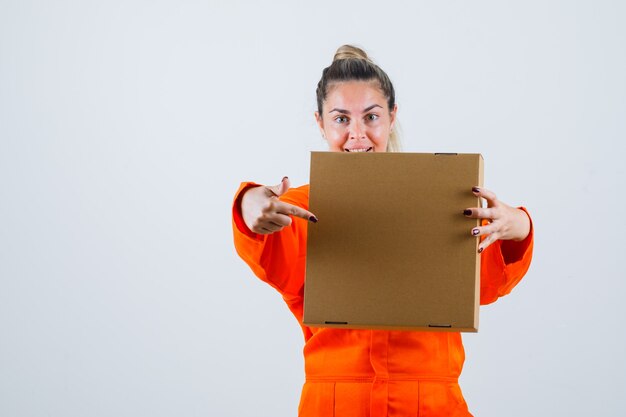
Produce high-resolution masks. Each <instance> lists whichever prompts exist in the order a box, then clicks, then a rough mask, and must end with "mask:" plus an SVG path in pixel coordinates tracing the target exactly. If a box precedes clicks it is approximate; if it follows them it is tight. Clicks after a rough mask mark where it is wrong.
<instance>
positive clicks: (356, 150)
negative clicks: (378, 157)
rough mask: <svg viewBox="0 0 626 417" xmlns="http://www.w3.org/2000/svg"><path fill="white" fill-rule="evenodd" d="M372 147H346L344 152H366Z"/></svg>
mask: <svg viewBox="0 0 626 417" xmlns="http://www.w3.org/2000/svg"><path fill="white" fill-rule="evenodd" d="M371 149H372V148H371V147H369V148H360V149H346V150H345V151H346V152H368V151H370V150H371Z"/></svg>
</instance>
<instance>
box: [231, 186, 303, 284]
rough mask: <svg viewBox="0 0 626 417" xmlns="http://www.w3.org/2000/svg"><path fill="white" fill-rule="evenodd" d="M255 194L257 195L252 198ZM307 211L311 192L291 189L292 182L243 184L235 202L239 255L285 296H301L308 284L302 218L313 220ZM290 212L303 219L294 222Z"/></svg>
mask: <svg viewBox="0 0 626 417" xmlns="http://www.w3.org/2000/svg"><path fill="white" fill-rule="evenodd" d="M268 190H271V195H270V194H269V193H267V191H268ZM251 192H254V193H253V194H252V195H250V193H251ZM255 193H256V195H255ZM261 193H263V194H265V195H266V196H267V198H265V199H264V198H263V197H262V196H260V194H261ZM249 197H252V198H249ZM244 199H247V203H244ZM263 200H266V201H265V202H263ZM267 200H270V201H269V202H268V201H267ZM307 207H308V188H307V187H300V188H295V189H289V182H288V180H283V181H282V182H281V184H279V185H278V186H275V187H266V186H262V185H259V184H256V183H251V182H247V183H242V184H241V186H240V187H239V190H238V191H237V194H236V195H235V199H234V201H233V208H232V216H233V220H232V226H233V238H234V243H235V249H236V250H237V253H238V254H239V256H240V257H241V258H242V259H243V260H244V261H245V262H246V263H247V264H248V266H250V268H251V269H252V271H253V272H254V274H255V275H256V276H257V277H259V278H260V279H261V280H263V281H265V282H267V283H268V284H270V285H271V286H272V287H274V288H276V289H277V290H278V291H279V292H280V293H281V294H283V295H289V296H297V295H298V294H300V293H301V289H302V286H303V283H304V258H305V252H306V224H307V222H306V221H305V220H304V219H303V218H302V217H307V218H308V217H310V216H312V214H311V213H310V212H308V211H307V210H306V208H307ZM254 211H256V212H257V213H258V215H254ZM286 212H287V213H296V216H299V217H296V216H294V217H293V219H292V218H291V217H289V215H288V214H284V213H286ZM246 219H247V220H248V221H246ZM251 219H252V220H251ZM272 229H274V230H272ZM259 232H261V233H259Z"/></svg>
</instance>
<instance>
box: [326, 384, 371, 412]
mask: <svg viewBox="0 0 626 417" xmlns="http://www.w3.org/2000/svg"><path fill="white" fill-rule="evenodd" d="M371 391H372V384H371V383H363V382H337V383H336V384H335V407H334V408H335V416H336V417H367V416H369V411H370V410H369V408H370V394H371Z"/></svg>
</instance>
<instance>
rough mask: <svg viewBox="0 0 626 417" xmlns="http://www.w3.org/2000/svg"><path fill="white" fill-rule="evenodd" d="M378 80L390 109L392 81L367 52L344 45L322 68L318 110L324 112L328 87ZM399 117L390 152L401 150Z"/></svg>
mask: <svg viewBox="0 0 626 417" xmlns="http://www.w3.org/2000/svg"><path fill="white" fill-rule="evenodd" d="M355 80H356V81H373V80H374V81H377V82H378V85H379V87H380V90H381V92H382V93H383V95H384V96H385V98H386V99H387V106H388V107H389V111H390V112H391V111H392V110H393V108H394V107H395V105H396V93H395V90H394V88H393V84H392V83H391V80H390V79H389V77H388V76H387V74H386V73H385V71H383V70H382V69H381V68H380V67H379V66H378V65H376V64H375V63H374V61H372V60H371V59H370V58H369V57H368V56H367V53H366V52H365V51H364V50H363V49H361V48H358V47H356V46H353V45H342V46H340V47H339V48H338V49H337V52H335V56H334V57H333V62H332V64H330V65H329V66H328V67H326V68H324V70H323V71H322V78H321V79H320V81H319V82H318V83H317V90H316V95H317V111H318V112H319V114H322V106H323V104H324V100H326V95H327V94H328V90H329V87H330V86H331V85H332V84H333V83H337V82H343V81H355ZM398 130H399V125H398V119H397V117H396V121H395V123H394V127H393V129H392V131H391V133H390V134H389V141H388V142H387V152H399V151H400V138H399V133H398Z"/></svg>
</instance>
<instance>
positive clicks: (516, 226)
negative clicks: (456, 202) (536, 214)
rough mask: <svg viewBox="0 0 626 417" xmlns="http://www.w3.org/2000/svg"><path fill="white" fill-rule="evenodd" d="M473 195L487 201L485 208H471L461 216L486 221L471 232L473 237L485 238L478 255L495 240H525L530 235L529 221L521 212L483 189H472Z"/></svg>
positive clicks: (479, 247)
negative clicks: (486, 221)
mask: <svg viewBox="0 0 626 417" xmlns="http://www.w3.org/2000/svg"><path fill="white" fill-rule="evenodd" d="M472 192H473V193H474V195H476V196H478V197H481V198H484V199H485V200H487V207H486V208H482V207H471V208H467V209H465V210H463V214H464V215H465V216H467V217H471V218H473V219H486V220H488V221H489V223H488V224H486V225H484V226H479V227H475V228H473V229H472V230H471V234H472V235H473V236H486V237H485V238H484V239H483V240H482V242H480V244H479V245H478V253H480V252H482V251H483V250H484V249H485V248H486V247H487V246H489V245H491V244H492V243H493V242H495V241H496V240H498V239H500V240H515V241H521V240H524V239H526V237H527V236H528V233H530V219H529V218H528V215H527V214H526V213H525V212H524V211H523V210H520V209H518V208H515V207H511V206H509V205H508V204H506V203H504V202H502V201H500V200H498V198H497V197H496V195H495V194H494V193H493V192H491V191H489V190H487V189H484V188H478V187H473V188H472Z"/></svg>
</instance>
